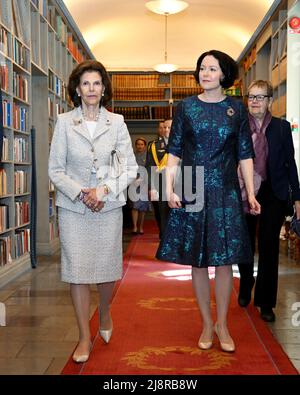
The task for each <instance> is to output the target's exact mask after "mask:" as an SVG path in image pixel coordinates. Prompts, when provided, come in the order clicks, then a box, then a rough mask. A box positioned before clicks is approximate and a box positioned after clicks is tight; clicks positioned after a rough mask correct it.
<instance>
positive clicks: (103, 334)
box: [99, 328, 113, 343]
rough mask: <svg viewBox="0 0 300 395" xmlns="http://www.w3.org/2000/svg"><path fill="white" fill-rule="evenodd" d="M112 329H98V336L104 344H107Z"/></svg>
mask: <svg viewBox="0 0 300 395" xmlns="http://www.w3.org/2000/svg"><path fill="white" fill-rule="evenodd" d="M112 331H113V328H111V329H99V334H100V336H101V337H102V339H103V340H104V342H105V343H109V341H110V338H111V335H112Z"/></svg>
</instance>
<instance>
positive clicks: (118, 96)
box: [114, 88, 168, 100]
mask: <svg viewBox="0 0 300 395" xmlns="http://www.w3.org/2000/svg"><path fill="white" fill-rule="evenodd" d="M167 93H168V92H166V90H165V88H142V89H141V88H136V89H135V88H133V89H132V88H124V89H119V88H117V89H115V90H114V99H115V100H164V99H166V94H167Z"/></svg>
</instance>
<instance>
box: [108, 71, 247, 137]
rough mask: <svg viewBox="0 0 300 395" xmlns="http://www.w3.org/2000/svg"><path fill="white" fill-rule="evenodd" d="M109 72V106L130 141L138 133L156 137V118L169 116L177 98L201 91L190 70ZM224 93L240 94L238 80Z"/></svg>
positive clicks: (160, 118)
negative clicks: (121, 117)
mask: <svg viewBox="0 0 300 395" xmlns="http://www.w3.org/2000/svg"><path fill="white" fill-rule="evenodd" d="M110 76H111V80H112V85H113V100H112V103H111V110H112V111H113V112H116V113H119V114H122V115H124V118H125V121H126V123H127V125H128V129H129V132H130V134H131V136H132V138H133V142H134V140H135V139H136V138H137V137H144V138H146V139H147V140H151V139H153V138H156V134H157V125H158V122H159V121H161V120H163V119H166V118H169V117H172V116H173V115H174V111H175V108H176V105H177V104H178V103H179V101H181V100H182V99H184V98H185V97H187V96H192V95H197V94H199V93H201V92H202V88H201V87H200V86H199V85H198V84H197V83H196V80H195V78H194V76H193V71H177V72H174V73H171V74H159V73H156V72H143V71H140V72H114V71H110ZM225 93H226V94H229V95H236V96H240V95H241V94H242V92H241V86H240V81H236V83H235V85H234V86H233V87H231V88H230V89H227V90H226V91H225Z"/></svg>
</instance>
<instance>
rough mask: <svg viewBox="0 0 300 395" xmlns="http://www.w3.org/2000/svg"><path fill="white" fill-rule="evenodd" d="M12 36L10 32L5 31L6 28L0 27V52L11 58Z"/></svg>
mask: <svg viewBox="0 0 300 395" xmlns="http://www.w3.org/2000/svg"><path fill="white" fill-rule="evenodd" d="M10 40H11V35H10V34H9V32H8V31H7V30H6V29H4V27H2V26H1V27H0V51H1V52H2V53H4V55H6V56H9V57H10V56H11V53H10V51H11V41H10Z"/></svg>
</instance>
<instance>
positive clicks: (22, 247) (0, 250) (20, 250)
mask: <svg viewBox="0 0 300 395" xmlns="http://www.w3.org/2000/svg"><path fill="white" fill-rule="evenodd" d="M27 252H30V229H23V230H17V231H16V233H15V235H14V253H15V258H19V257H21V256H22V255H24V254H25V253H27ZM9 263H12V239H11V236H3V237H1V238H0V267H1V266H2V267H3V266H5V265H7V264H9Z"/></svg>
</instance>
